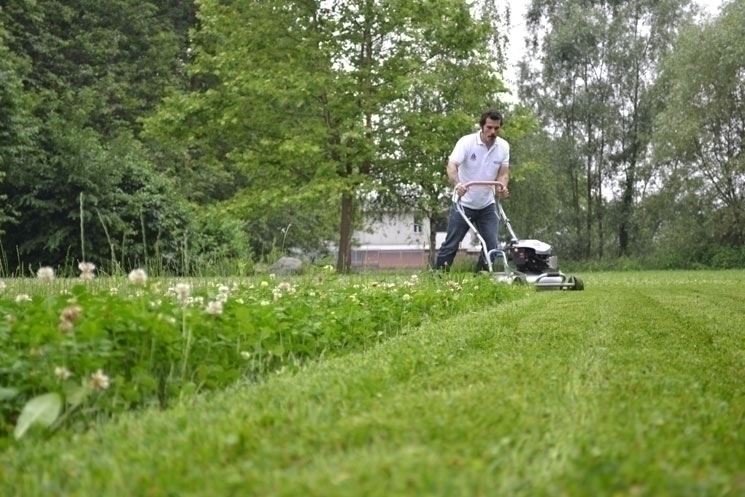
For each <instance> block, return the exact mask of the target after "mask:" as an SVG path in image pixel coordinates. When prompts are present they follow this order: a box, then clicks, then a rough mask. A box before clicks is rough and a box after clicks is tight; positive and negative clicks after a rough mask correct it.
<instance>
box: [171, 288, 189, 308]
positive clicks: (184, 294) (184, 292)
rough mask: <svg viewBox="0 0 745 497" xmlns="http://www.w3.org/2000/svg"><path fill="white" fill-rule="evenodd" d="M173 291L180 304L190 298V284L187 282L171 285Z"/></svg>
mask: <svg viewBox="0 0 745 497" xmlns="http://www.w3.org/2000/svg"><path fill="white" fill-rule="evenodd" d="M173 292H174V293H175V294H176V298H177V299H178V301H179V302H181V303H182V304H186V303H188V302H189V301H190V300H191V299H190V297H191V285H190V284H188V283H177V284H176V286H174V287H173Z"/></svg>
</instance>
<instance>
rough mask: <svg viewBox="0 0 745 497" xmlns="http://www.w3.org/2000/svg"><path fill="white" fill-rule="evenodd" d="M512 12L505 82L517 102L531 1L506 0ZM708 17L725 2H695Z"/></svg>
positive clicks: (707, 0) (719, 0) (717, 11)
mask: <svg viewBox="0 0 745 497" xmlns="http://www.w3.org/2000/svg"><path fill="white" fill-rule="evenodd" d="M504 1H505V2H506V3H507V4H508V5H509V6H510V10H511V18H512V25H511V26H510V41H511V43H510V46H509V49H508V50H507V71H506V74H505V75H504V76H505V80H506V81H505V82H506V83H507V86H508V87H509V88H510V89H511V91H512V93H513V97H512V98H509V99H507V100H508V101H511V102H514V101H517V98H516V97H515V96H514V94H516V91H515V88H516V86H517V70H516V69H517V63H518V62H519V61H520V59H521V58H522V55H523V51H524V48H523V39H524V38H525V12H526V11H527V9H528V4H529V3H530V2H529V0H504ZM694 2H695V3H697V4H698V5H699V7H701V8H702V9H703V10H704V12H705V13H706V14H707V15H710V16H716V15H717V14H718V13H719V8H720V7H721V5H722V3H723V2H724V0H694Z"/></svg>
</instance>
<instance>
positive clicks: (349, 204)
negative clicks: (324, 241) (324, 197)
mask: <svg viewBox="0 0 745 497" xmlns="http://www.w3.org/2000/svg"><path fill="white" fill-rule="evenodd" d="M353 201H354V199H353V198H352V193H351V192H344V193H342V195H341V222H340V224H339V253H338V255H337V257H336V272H337V273H348V272H349V271H350V270H351V268H352V209H353V207H354V205H353Z"/></svg>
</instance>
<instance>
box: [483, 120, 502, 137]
mask: <svg viewBox="0 0 745 497" xmlns="http://www.w3.org/2000/svg"><path fill="white" fill-rule="evenodd" d="M500 131H502V123H501V122H500V121H495V120H494V119H491V118H489V117H487V118H486V122H485V123H484V125H483V126H482V127H481V137H482V138H483V140H484V141H486V142H491V141H493V140H494V139H495V138H496V137H497V135H499V133H500Z"/></svg>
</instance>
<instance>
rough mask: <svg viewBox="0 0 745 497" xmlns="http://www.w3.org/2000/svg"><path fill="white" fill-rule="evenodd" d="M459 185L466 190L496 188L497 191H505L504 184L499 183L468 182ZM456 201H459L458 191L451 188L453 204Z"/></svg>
mask: <svg viewBox="0 0 745 497" xmlns="http://www.w3.org/2000/svg"><path fill="white" fill-rule="evenodd" d="M460 185H461V186H462V187H464V188H465V189H466V190H468V188H469V187H471V186H496V187H497V190H504V189H506V187H505V186H504V183H502V182H501V181H469V182H468V183H461V184H460ZM456 186H457V185H456ZM458 199H460V196H459V195H458V190H457V189H456V188H453V202H457V201H458Z"/></svg>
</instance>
